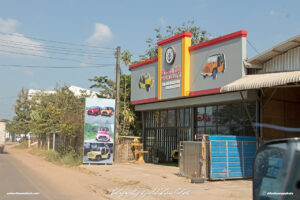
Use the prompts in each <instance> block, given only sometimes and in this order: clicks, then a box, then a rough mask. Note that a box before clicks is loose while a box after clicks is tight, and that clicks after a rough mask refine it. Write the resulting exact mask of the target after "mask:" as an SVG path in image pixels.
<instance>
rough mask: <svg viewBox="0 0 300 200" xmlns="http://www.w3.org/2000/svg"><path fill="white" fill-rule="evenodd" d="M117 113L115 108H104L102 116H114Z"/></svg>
mask: <svg viewBox="0 0 300 200" xmlns="http://www.w3.org/2000/svg"><path fill="white" fill-rule="evenodd" d="M114 112H115V109H114V108H113V107H104V108H103V110H102V112H101V115H102V116H108V117H110V116H112V115H113V114H114Z"/></svg>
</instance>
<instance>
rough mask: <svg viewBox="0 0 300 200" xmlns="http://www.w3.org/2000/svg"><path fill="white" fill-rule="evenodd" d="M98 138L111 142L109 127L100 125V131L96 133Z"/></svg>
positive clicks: (100, 140)
mask: <svg viewBox="0 0 300 200" xmlns="http://www.w3.org/2000/svg"><path fill="white" fill-rule="evenodd" d="M96 140H97V141H99V142H109V141H110V134H109V129H108V128H107V127H100V128H99V130H98V133H96Z"/></svg>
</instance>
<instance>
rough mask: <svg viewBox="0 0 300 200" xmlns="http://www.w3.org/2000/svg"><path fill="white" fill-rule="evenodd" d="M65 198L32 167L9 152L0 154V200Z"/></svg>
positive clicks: (59, 199)
mask: <svg viewBox="0 0 300 200" xmlns="http://www.w3.org/2000/svg"><path fill="white" fill-rule="evenodd" d="M27 199H28V200H29V199H30V200H36V199H39V200H40V199H41V200H66V199H70V196H66V195H65V194H62V193H60V192H58V190H57V189H55V188H53V186H51V185H49V184H48V183H47V181H46V180H45V179H44V178H43V177H40V176H39V175H38V174H36V173H35V172H34V171H32V169H30V168H28V167H27V166H25V165H24V164H23V163H22V162H20V161H18V160H16V159H15V158H14V157H13V156H11V155H10V154H9V153H7V152H5V153H4V154H0V200H27Z"/></svg>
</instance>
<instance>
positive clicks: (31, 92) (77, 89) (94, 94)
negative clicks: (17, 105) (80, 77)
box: [28, 85, 98, 99]
mask: <svg viewBox="0 0 300 200" xmlns="http://www.w3.org/2000/svg"><path fill="white" fill-rule="evenodd" d="M69 90H70V91H71V92H73V93H74V95H75V96H76V97H78V96H80V95H81V94H82V93H86V94H88V95H91V97H97V94H98V93H97V92H95V91H92V90H87V89H84V88H81V87H77V86H73V85H72V86H70V87H69ZM40 92H42V93H44V94H55V93H56V91H55V90H34V89H29V91H28V97H29V99H31V98H32V97H33V96H35V95H36V94H37V93H40Z"/></svg>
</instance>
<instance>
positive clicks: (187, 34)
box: [157, 32, 192, 46]
mask: <svg viewBox="0 0 300 200" xmlns="http://www.w3.org/2000/svg"><path fill="white" fill-rule="evenodd" d="M183 37H192V33H190V32H183V33H180V34H178V35H175V36H173V37H170V38H167V39H164V40H161V41H158V42H157V45H158V46H162V45H165V44H168V43H170V42H174V41H176V40H179V39H181V38H183Z"/></svg>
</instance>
